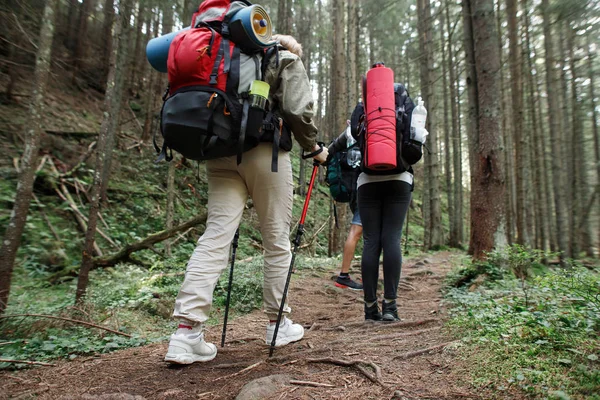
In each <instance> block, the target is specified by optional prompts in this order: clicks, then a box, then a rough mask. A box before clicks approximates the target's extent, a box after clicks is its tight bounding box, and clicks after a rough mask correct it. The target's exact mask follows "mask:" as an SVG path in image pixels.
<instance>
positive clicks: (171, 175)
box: [165, 159, 176, 257]
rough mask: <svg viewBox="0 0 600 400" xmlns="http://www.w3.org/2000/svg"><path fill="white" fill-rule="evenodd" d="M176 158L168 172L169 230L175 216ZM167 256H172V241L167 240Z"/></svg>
mask: <svg viewBox="0 0 600 400" xmlns="http://www.w3.org/2000/svg"><path fill="white" fill-rule="evenodd" d="M175 190H176V189H175V159H173V160H171V162H170V163H169V171H168V173H167V212H166V215H165V225H166V228H167V230H169V229H171V228H173V217H174V216H175ZM165 250H166V253H167V256H169V257H171V241H170V240H167V241H166V242H165Z"/></svg>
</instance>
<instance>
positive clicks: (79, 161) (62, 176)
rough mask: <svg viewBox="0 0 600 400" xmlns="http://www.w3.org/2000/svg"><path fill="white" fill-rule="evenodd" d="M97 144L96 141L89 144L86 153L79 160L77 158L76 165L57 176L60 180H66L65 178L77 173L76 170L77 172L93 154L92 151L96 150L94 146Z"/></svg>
mask: <svg viewBox="0 0 600 400" xmlns="http://www.w3.org/2000/svg"><path fill="white" fill-rule="evenodd" d="M97 143H98V142H96V141H94V142H92V143H90V145H89V146H88V148H87V151H86V152H85V154H84V155H83V156H81V158H79V160H78V161H77V164H75V165H74V166H73V167H72V168H71V169H70V170H68V171H67V172H65V173H64V174H59V175H58V177H59V178H61V179H62V178H67V177H69V176H71V175H73V174H74V173H75V172H77V170H79V168H81V166H82V165H83V164H84V163H85V162H86V161H87V159H88V158H89V157H90V156H91V155H92V153H93V152H94V149H95V148H96V144H97Z"/></svg>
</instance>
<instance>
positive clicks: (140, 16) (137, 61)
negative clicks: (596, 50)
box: [126, 2, 147, 93]
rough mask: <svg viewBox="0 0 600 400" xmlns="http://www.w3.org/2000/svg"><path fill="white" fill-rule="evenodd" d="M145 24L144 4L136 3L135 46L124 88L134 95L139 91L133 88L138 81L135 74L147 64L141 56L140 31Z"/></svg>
mask: <svg viewBox="0 0 600 400" xmlns="http://www.w3.org/2000/svg"><path fill="white" fill-rule="evenodd" d="M145 23H146V7H145V6H144V2H140V3H138V9H137V15H136V18H135V28H134V32H135V41H134V43H135V46H134V48H133V53H132V56H131V65H130V66H129V82H126V87H128V88H130V89H132V91H133V92H134V93H137V91H138V90H139V86H138V87H135V86H136V84H137V82H138V80H137V74H138V70H139V66H140V65H142V64H145V63H147V61H146V59H145V57H143V56H142V54H141V53H142V37H143V32H142V29H143V27H144V24H145Z"/></svg>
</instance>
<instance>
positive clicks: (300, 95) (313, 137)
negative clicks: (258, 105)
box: [264, 50, 318, 151]
mask: <svg viewBox="0 0 600 400" xmlns="http://www.w3.org/2000/svg"><path fill="white" fill-rule="evenodd" d="M264 80H265V82H267V83H268V84H269V85H270V86H271V91H270V92H269V102H270V104H272V111H274V110H275V109H277V110H278V111H279V114H280V115H281V117H282V118H283V120H284V121H285V122H286V124H287V125H288V126H289V128H290V129H291V131H292V133H293V134H294V138H295V139H296V140H297V141H298V143H299V144H300V146H301V147H302V148H303V149H304V150H306V151H312V149H313V148H314V146H315V144H316V143H317V133H318V129H317V127H316V126H315V123H314V119H313V118H314V101H313V95H312V89H311V87H310V82H309V80H308V75H307V74H306V70H305V69H304V64H303V63H302V60H301V59H300V57H298V56H297V55H296V54H293V53H291V52H290V51H288V50H281V51H279V64H278V65H277V57H276V56H273V57H271V60H269V65H268V67H267V70H266V73H265V76H264Z"/></svg>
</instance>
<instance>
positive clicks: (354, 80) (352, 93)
mask: <svg viewBox="0 0 600 400" xmlns="http://www.w3.org/2000/svg"><path fill="white" fill-rule="evenodd" d="M358 7H359V5H358V0H348V85H349V86H348V100H349V101H348V106H349V107H348V115H350V114H351V113H352V111H353V110H354V107H355V106H356V103H357V102H358V98H359V97H360V94H359V92H358V88H359V82H360V79H358V77H359V76H360V75H359V71H358V46H359V43H358V41H359V32H358V28H359V25H358Z"/></svg>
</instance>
